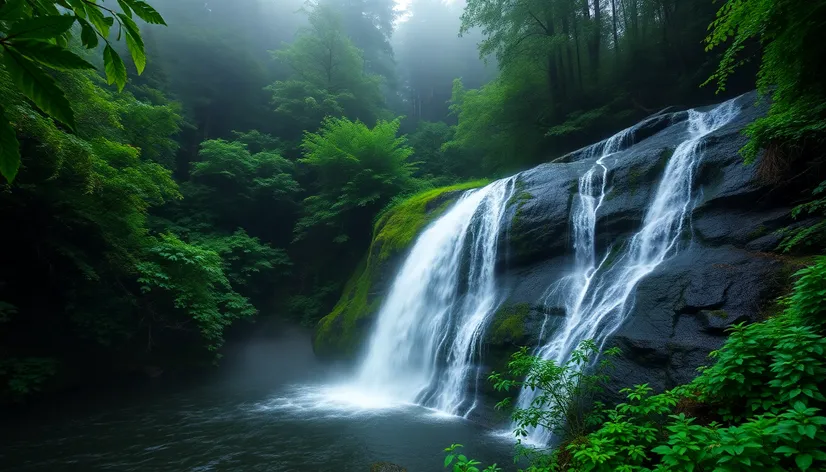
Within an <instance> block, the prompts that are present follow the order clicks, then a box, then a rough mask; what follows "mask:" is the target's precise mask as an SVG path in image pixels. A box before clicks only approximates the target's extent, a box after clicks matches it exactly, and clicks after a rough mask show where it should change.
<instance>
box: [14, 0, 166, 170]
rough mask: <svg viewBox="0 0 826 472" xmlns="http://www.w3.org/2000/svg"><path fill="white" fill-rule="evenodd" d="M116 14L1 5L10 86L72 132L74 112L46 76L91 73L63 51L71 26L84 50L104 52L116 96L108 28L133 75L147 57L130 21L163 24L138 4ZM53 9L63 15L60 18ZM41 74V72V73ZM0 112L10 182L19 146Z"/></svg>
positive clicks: (130, 2)
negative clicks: (123, 45) (115, 28)
mask: <svg viewBox="0 0 826 472" xmlns="http://www.w3.org/2000/svg"><path fill="white" fill-rule="evenodd" d="M119 5H120V7H121V9H122V12H121V13H118V12H115V11H114V10H111V9H109V8H107V7H104V6H103V5H99V4H96V3H94V2H85V1H72V0H47V1H42V2H33V3H32V2H25V1H23V0H5V1H4V2H2V4H0V35H2V36H0V52H2V60H3V64H4V65H5V67H6V69H7V71H8V73H9V75H10V77H11V80H12V81H13V82H14V84H15V86H16V87H17V89H18V90H19V91H20V92H21V93H23V94H24V95H25V96H26V98H28V99H29V100H32V102H34V103H35V105H36V106H37V107H38V108H39V109H40V110H41V111H43V112H44V113H46V114H48V115H49V116H51V117H52V118H54V119H56V120H58V121H60V122H61V123H62V124H63V125H65V126H67V127H68V128H69V129H71V130H74V129H75V127H76V124H75V118H74V112H73V110H72V107H71V105H70V104H69V101H68V100H67V99H66V95H65V94H64V92H63V90H61V89H60V88H59V87H58V86H57V84H56V83H55V81H54V79H53V78H52V76H50V75H49V74H48V73H47V72H46V70H58V71H66V70H83V69H94V68H95V67H94V66H93V65H92V64H91V63H89V62H88V61H86V60H85V59H83V58H81V57H80V56H78V55H77V54H75V53H74V52H72V51H70V50H69V49H68V44H69V41H70V40H71V39H72V26H73V25H74V24H75V23H77V24H78V25H79V27H80V41H81V43H82V44H83V46H85V47H86V48H89V49H92V48H95V47H97V46H98V44H99V43H100V40H99V39H98V37H100V39H101V40H103V42H104V43H105V44H106V46H105V48H104V49H103V61H104V70H105V71H106V78H107V82H108V83H109V84H110V85H111V84H116V85H117V87H118V90H123V88H124V87H125V86H126V66H125V65H124V63H123V60H122V59H121V58H120V56H119V55H118V53H117V52H115V50H114V49H113V48H112V45H111V44H110V42H109V33H110V29H111V28H112V26H113V25H114V24H115V23H117V25H118V31H119V33H118V39H120V37H121V32H123V36H124V38H125V41H126V45H127V47H128V49H129V53H130V55H131V56H132V59H133V61H134V62H135V68H136V69H137V72H138V74H141V73H142V72H143V70H144V68H145V67H146V53H145V51H144V43H143V39H142V38H141V34H140V30H139V28H138V25H137V23H135V20H134V19H133V17H137V18H139V19H141V20H143V21H145V22H147V23H152V24H162V25H165V24H166V23H165V22H164V20H163V18H162V17H161V15H160V14H158V12H157V11H155V10H154V9H153V8H152V7H151V6H150V5H149V4H147V3H146V2H144V1H142V0H122V1H121V2H120V3H119ZM58 8H62V9H64V11H68V14H63V13H61V10H59V9H58ZM44 68H46V69H44ZM3 115H5V112H4V110H3V109H2V108H0V175H2V176H3V177H5V178H6V180H8V181H9V182H11V181H12V180H14V177H15V176H16V175H17V171H18V169H19V166H20V153H19V143H18V141H17V138H16V136H15V128H14V127H13V126H12V124H11V123H10V122H9V117H8V116H5V117H4V116H3Z"/></svg>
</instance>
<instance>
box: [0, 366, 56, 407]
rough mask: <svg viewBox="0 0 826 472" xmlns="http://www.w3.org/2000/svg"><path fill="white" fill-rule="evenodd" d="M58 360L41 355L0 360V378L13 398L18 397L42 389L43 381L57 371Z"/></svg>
mask: <svg viewBox="0 0 826 472" xmlns="http://www.w3.org/2000/svg"><path fill="white" fill-rule="evenodd" d="M57 365H58V362H57V361H56V360H55V359H50V358H43V357H26V358H22V359H16V358H11V359H3V360H0V379H2V380H3V381H4V382H3V383H5V384H6V389H7V390H8V391H9V392H10V393H11V395H12V396H13V397H15V398H20V397H23V396H26V395H29V394H31V393H34V392H38V391H40V390H41V389H42V386H43V384H44V383H46V382H47V381H48V380H49V379H50V378H52V377H53V376H54V375H55V374H56V373H57Z"/></svg>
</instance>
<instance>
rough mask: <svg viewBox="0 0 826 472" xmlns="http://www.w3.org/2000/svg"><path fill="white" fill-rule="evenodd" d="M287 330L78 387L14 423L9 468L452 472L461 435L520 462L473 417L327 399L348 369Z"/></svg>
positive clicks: (472, 446)
mask: <svg viewBox="0 0 826 472" xmlns="http://www.w3.org/2000/svg"><path fill="white" fill-rule="evenodd" d="M270 331H271V330H270ZM278 331H279V333H280V334H278V335H275V336H273V335H272V333H264V335H263V336H258V337H256V338H253V339H251V340H249V341H248V342H245V343H244V344H243V345H242V346H236V348H235V349H233V350H232V351H231V352H230V353H228V355H227V358H226V359H225V361H224V362H222V366H221V367H220V368H219V369H217V371H216V372H214V373H213V374H212V375H210V376H209V378H207V379H203V378H201V379H198V380H194V381H193V380H188V381H183V380H178V381H175V380H170V379H163V380H161V381H157V382H154V383H150V384H148V385H141V386H140V387H131V388H129V389H123V388H117V389H115V388H113V389H110V390H105V391H97V392H95V393H94V394H89V393H85V394H83V395H74V396H72V397H71V398H66V399H64V400H63V401H60V402H52V403H49V404H48V405H42V406H38V408H37V409H36V410H35V411H32V412H30V413H27V414H26V415H19V417H17V418H16V419H14V420H3V424H2V430H1V431H0V444H2V446H0V470H2V471H26V472H41V471H42V472H62V471H78V472H80V471H83V472H89V471H98V470H101V471H124V472H126V471H153V472H160V471H191V472H206V471H233V472H244V471H296V472H299V471H343V472H350V471H353V472H359V471H363V472H367V471H369V470H370V465H371V464H372V463H374V462H378V461H390V462H394V463H397V464H400V465H403V466H405V467H406V468H407V469H408V471H410V472H420V471H421V472H424V471H439V470H444V469H442V461H443V458H444V454H443V452H442V449H443V448H444V447H446V446H448V445H450V444H451V443H462V444H464V445H465V453H466V454H468V455H469V456H471V457H475V458H478V459H481V460H483V461H485V463H490V462H498V463H499V464H508V463H510V460H511V459H510V458H511V456H512V450H513V449H512V444H511V443H510V442H508V441H506V440H503V439H502V438H501V437H497V436H495V435H492V434H491V432H490V429H488V428H486V427H483V426H481V425H479V424H476V423H472V422H470V421H467V420H464V419H461V418H457V417H452V416H444V415H436V414H434V413H432V412H431V411H430V410H427V409H424V408H421V407H417V406H414V405H408V406H394V407H388V408H383V409H360V408H358V407H354V406H352V405H348V404H330V403H329V402H325V401H324V398H323V395H318V394H317V392H319V391H323V388H322V387H318V388H316V385H329V383H330V379H331V376H333V375H334V374H335V372H336V369H333V368H331V367H330V366H325V365H321V364H319V363H318V362H316V361H315V359H314V357H313V354H312V350H311V348H310V340H309V334H308V333H306V332H303V331H300V330H295V329H282V328H280V329H279V330H278Z"/></svg>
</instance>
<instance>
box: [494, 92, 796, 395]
mask: <svg viewBox="0 0 826 472" xmlns="http://www.w3.org/2000/svg"><path fill="white" fill-rule="evenodd" d="M755 98H756V97H755V95H753V94H750V95H746V96H744V97H742V98H740V99H739V105H741V106H742V107H743V110H742V111H741V112H740V114H739V116H738V117H737V118H735V119H734V120H733V121H732V122H731V123H729V124H728V125H726V126H724V127H722V128H721V129H719V130H717V131H716V132H714V133H711V134H710V135H708V136H707V137H706V138H705V140H704V144H703V157H702V160H701V162H700V163H699V165H698V167H697V168H696V170H695V175H694V188H693V192H692V193H693V196H694V198H695V208H694V211H693V212H692V215H691V221H690V222H689V225H687V228H686V230H685V234H684V237H683V238H682V240H681V246H680V248H679V251H677V252H676V253H675V254H674V255H673V256H672V257H671V258H669V259H668V260H666V261H665V262H664V263H662V264H661V265H660V266H658V267H657V268H656V269H655V270H654V272H652V273H651V274H649V275H648V276H647V277H645V278H644V279H643V280H642V281H641V282H640V283H639V284H638V285H637V287H636V290H635V292H634V294H633V295H632V298H631V299H630V301H629V305H630V308H629V309H628V310H627V314H626V317H625V321H624V322H623V323H622V324H621V326H619V327H618V328H617V329H616V330H615V331H614V332H613V334H612V335H611V336H610V338H609V340H608V342H607V345H608V346H618V347H619V348H620V349H621V350H622V353H623V354H622V356H621V357H620V358H618V359H616V360H615V365H616V369H615V370H614V373H613V374H612V375H613V377H614V378H613V381H612V385H614V386H615V387H616V388H617V389H619V388H623V387H626V386H631V385H634V384H642V383H648V384H650V385H651V386H652V387H654V388H655V389H658V390H662V389H666V388H670V387H673V386H675V385H677V384H679V383H684V382H687V381H689V380H691V379H692V378H693V377H695V376H696V375H697V371H696V369H697V367H699V366H701V365H706V364H708V359H707V356H708V353H709V352H710V351H712V350H714V349H717V348H719V347H720V346H721V345H722V343H723V342H724V340H725V332H726V328H728V327H729V326H731V325H733V324H736V323H740V322H744V321H753V320H756V319H757V318H758V317H759V316H760V311H761V307H762V306H764V305H765V304H766V302H767V301H768V300H769V299H771V298H773V297H775V296H776V295H777V290H778V287H779V286H780V285H781V284H782V283H784V282H785V280H786V279H787V277H788V270H787V267H788V265H787V264H786V263H785V262H784V260H783V259H782V258H781V257H779V256H777V255H775V254H771V253H769V252H768V251H771V250H773V249H774V248H775V247H776V245H777V242H778V239H779V237H778V236H777V234H776V230H778V229H780V228H782V227H784V226H787V225H789V224H790V223H791V221H790V217H789V210H790V207H791V206H792V205H791V202H788V201H784V199H783V197H782V195H776V194H775V193H776V192H771V191H770V188H769V187H768V186H767V185H766V184H764V183H763V182H761V181H760V179H759V178H758V176H757V170H756V169H757V167H756V164H755V165H746V164H744V163H743V159H742V156H740V154H739V153H738V151H739V149H740V148H741V147H742V146H743V145H744V144H745V141H746V138H745V137H744V136H742V134H741V130H742V129H743V128H744V127H745V126H746V125H747V124H748V123H750V122H752V121H753V120H754V119H755V118H756V117H758V116H760V115H761V114H762V113H764V111H765V107H754V106H751V105H752V104H753V103H754V102H755ZM685 119H686V113H685V112H678V113H671V114H662V115H658V116H655V117H652V118H649V119H648V120H646V121H644V122H643V123H641V124H640V125H638V126H637V128H636V129H635V130H634V131H633V132H632V133H631V138H630V140H631V141H632V142H633V143H634V144H630V145H628V146H627V147H626V148H625V149H624V150H622V151H621V152H619V153H617V154H615V155H612V156H610V157H609V158H607V159H605V160H604V163H605V165H606V167H607V168H608V176H607V180H606V183H605V185H606V190H607V193H606V196H605V199H604V201H603V204H602V206H601V207H600V209H599V211H598V213H597V222H596V246H597V257H602V256H603V255H605V254H609V256H608V257H609V258H610V257H611V256H610V253H611V251H612V250H613V251H620V250H621V249H622V248H623V247H624V245H625V244H626V243H627V241H628V239H629V238H630V237H631V236H632V235H633V234H634V233H635V232H636V231H637V230H639V229H640V227H641V226H642V222H643V221H642V220H643V218H644V216H645V212H646V210H647V208H648V205H649V204H650V202H651V201H652V199H653V196H654V192H655V191H656V188H657V185H658V184H659V182H660V179H661V176H662V173H663V169H664V168H665V165H666V164H667V162H668V159H670V157H671V155H672V154H673V152H674V149H675V148H676V147H677V146H678V145H679V143H680V142H681V141H683V140H684V139H685V138H686V136H687V125H686V123H685ZM593 164H594V157H593V156H589V153H588V152H585V151H578V152H575V153H572V154H569V155H567V156H564V157H563V158H560V159H558V160H557V161H556V162H554V163H551V164H547V165H543V166H540V167H538V168H536V169H533V170H531V171H527V172H525V173H523V174H522V175H521V176H520V178H519V185H520V186H521V192H522V198H521V200H520V201H519V202H516V203H514V204H513V205H512V206H513V209H512V210H511V214H512V215H513V216H512V218H513V219H512V224H511V226H510V227H509V228H508V234H507V235H506V237H507V240H508V241H509V244H508V245H506V246H507V251H505V255H504V256H503V257H506V258H507V261H506V262H505V263H503V264H502V267H503V270H502V275H501V280H502V284H503V286H504V290H506V293H507V300H506V302H505V304H504V305H505V307H508V306H515V305H518V304H522V303H530V304H531V306H532V309H531V310H530V311H529V312H528V313H527V315H526V316H525V317H524V323H525V326H524V330H523V332H525V333H530V334H525V335H524V336H523V337H522V339H520V340H518V341H522V342H525V343H526V344H528V345H531V344H533V343H536V342H540V339H539V333H540V332H543V333H544V334H545V337H546V338H547V335H548V334H549V333H550V332H552V330H553V329H554V326H557V325H559V323H558V322H557V321H558V319H559V318H560V317H561V316H564V310H563V309H562V307H554V306H548V305H547V304H545V305H544V307H543V301H546V300H550V299H552V298H548V293H549V290H553V284H554V282H556V281H558V280H559V279H561V278H562V277H564V275H566V274H567V273H570V271H571V268H572V265H573V249H572V247H571V246H572V235H571V221H570V220H571V211H572V205H573V204H574V201H573V200H574V198H576V197H577V192H578V188H577V187H578V179H579V177H580V176H582V175H583V174H584V173H585V172H586V171H587V169H589V168H590V167H591V166H592V165H593ZM560 310H561V311H562V314H560ZM538 327H540V328H538ZM538 329H539V331H537V330H538ZM514 344H515V343H514V340H504V341H503V340H501V339H497V338H494V337H491V336H488V337H487V352H488V353H489V355H488V356H487V357H488V359H487V360H486V361H485V364H486V365H487V366H488V367H489V368H490V367H491V366H501V365H502V360H501V359H497V356H499V355H501V354H500V353H502V352H505V351H508V350H510V351H513V348H514ZM615 398H616V397H615Z"/></svg>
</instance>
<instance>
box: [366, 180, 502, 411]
mask: <svg viewBox="0 0 826 472" xmlns="http://www.w3.org/2000/svg"><path fill="white" fill-rule="evenodd" d="M514 182H515V177H510V178H507V179H503V180H498V181H496V182H493V183H491V184H490V185H488V186H486V187H484V188H481V189H478V190H472V191H468V192H466V193H465V194H464V195H462V197H460V198H459V200H458V201H457V202H456V204H454V205H453V206H452V207H451V208H450V209H449V210H448V211H447V212H446V213H445V214H444V215H443V216H441V217H440V218H439V219H438V220H436V221H435V222H434V223H433V224H431V225H430V226H428V227H427V229H425V230H424V232H423V233H422V234H421V235H420V236H419V237H418V239H417V240H416V243H415V244H414V246H413V248H412V249H411V251H410V254H409V255H408V256H407V259H406V260H405V262H404V264H403V265H402V268H401V270H400V271H399V273H398V275H397V276H396V279H395V280H394V282H393V286H392V288H391V289H390V293H389V294H388V296H387V298H386V299H385V301H384V304H383V305H382V308H381V310H380V312H379V314H378V317H377V319H376V326H375V328H374V330H373V333H372V335H371V338H370V342H369V345H368V346H369V347H368V349H367V353H366V355H365V357H364V361H363V363H362V364H361V367H360V369H359V373H358V375H357V377H356V379H355V383H354V387H355V388H357V389H359V390H362V391H369V392H371V394H372V395H376V396H378V397H382V398H386V399H391V400H392V401H396V402H400V403H418V404H421V405H423V406H427V407H431V408H434V409H436V410H439V411H441V412H444V413H448V414H452V415H466V414H467V413H468V412H470V411H471V410H472V409H473V408H474V406H475V405H476V399H475V388H469V387H471V386H472V385H473V384H475V383H476V382H478V372H477V365H478V361H479V345H480V341H481V334H482V331H483V330H484V328H485V326H486V324H487V321H488V319H489V318H490V316H491V314H492V313H493V312H494V310H495V309H496V308H497V306H498V304H499V302H500V300H499V298H498V291H497V286H496V279H495V272H494V266H495V264H496V254H497V250H498V246H499V233H500V227H501V225H502V223H503V215H504V212H505V208H506V206H507V202H508V200H509V199H510V198H511V196H512V195H513V193H514Z"/></svg>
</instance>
